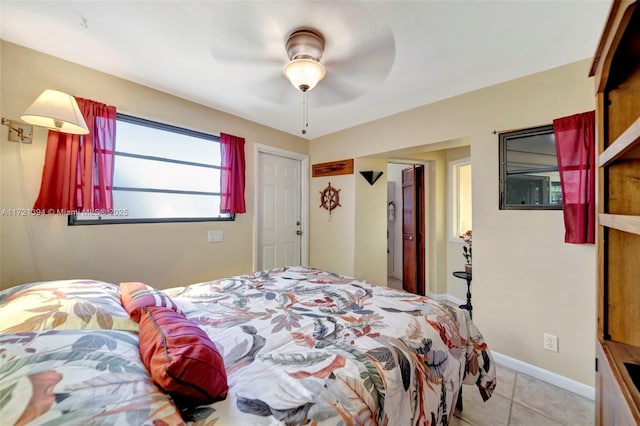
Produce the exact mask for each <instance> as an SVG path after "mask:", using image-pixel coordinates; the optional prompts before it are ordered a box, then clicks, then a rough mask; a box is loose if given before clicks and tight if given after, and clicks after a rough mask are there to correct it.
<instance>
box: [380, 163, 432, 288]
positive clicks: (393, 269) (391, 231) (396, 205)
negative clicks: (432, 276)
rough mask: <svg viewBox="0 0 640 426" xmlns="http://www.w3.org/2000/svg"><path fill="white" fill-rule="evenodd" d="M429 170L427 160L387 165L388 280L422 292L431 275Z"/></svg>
mask: <svg viewBox="0 0 640 426" xmlns="http://www.w3.org/2000/svg"><path fill="white" fill-rule="evenodd" d="M416 170H418V172H417V177H416V173H415V171H416ZM428 170H429V167H428V164H427V163H416V164H414V163H412V162H403V161H398V162H390V163H388V165H387V176H388V179H387V217H388V220H387V275H388V280H387V283H388V285H389V286H390V287H394V288H404V289H405V290H408V291H410V292H412V293H416V294H421V295H424V294H426V293H425V291H426V289H427V288H428V286H427V283H426V281H427V280H426V277H428V276H429V274H428V273H427V272H428V271H427V268H428V265H429V262H428V261H427V259H429V258H428V253H429V250H428V247H429V244H428V243H427V242H428V234H429V233H428V226H427V224H428V223H429V220H428V218H429V210H428V206H429V203H428V196H427V195H428V192H427V191H428V188H429V179H428ZM403 175H404V184H403ZM416 183H417V184H416ZM405 194H406V196H405ZM408 201H410V203H409V204H407V202H408Z"/></svg>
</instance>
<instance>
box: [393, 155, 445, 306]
mask: <svg viewBox="0 0 640 426" xmlns="http://www.w3.org/2000/svg"><path fill="white" fill-rule="evenodd" d="M387 163H392V164H402V165H406V166H413V165H421V166H423V167H424V192H425V194H424V195H425V196H424V216H425V217H424V268H425V271H424V272H425V274H424V293H425V294H424V295H428V294H430V292H431V288H430V287H431V283H432V282H433V281H434V280H435V279H436V277H437V276H438V275H437V269H438V262H437V261H436V260H437V259H436V244H435V243H436V242H435V212H434V211H433V206H434V204H433V200H434V198H433V197H434V196H435V194H434V186H433V185H434V176H433V175H432V173H433V172H434V170H435V169H434V167H433V162H432V161H428V160H411V159H406V158H404V159H400V158H393V157H392V158H389V159H388V160H387ZM396 205H398V204H397V203H396ZM401 215H402V209H398V208H396V217H397V218H400V217H401ZM397 237H398V236H397V235H396V238H397ZM403 278H404V277H403ZM424 295H423V296H424Z"/></svg>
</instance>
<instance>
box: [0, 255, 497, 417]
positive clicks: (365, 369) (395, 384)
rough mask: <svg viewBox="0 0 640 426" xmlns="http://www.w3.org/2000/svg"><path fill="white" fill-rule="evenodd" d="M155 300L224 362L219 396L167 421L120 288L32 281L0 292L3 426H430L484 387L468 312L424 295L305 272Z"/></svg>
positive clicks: (487, 389) (485, 357)
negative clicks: (173, 307) (463, 396)
mask: <svg viewBox="0 0 640 426" xmlns="http://www.w3.org/2000/svg"><path fill="white" fill-rule="evenodd" d="M165 293H166V294H168V295H169V296H170V297H171V298H172V299H173V301H175V302H176V304H178V305H179V306H180V308H181V310H182V311H183V312H184V313H185V315H186V316H187V317H188V318H189V319H191V320H192V321H193V322H195V323H196V324H198V325H199V326H200V327H201V328H202V329H203V330H204V331H205V332H206V333H207V334H208V335H209V337H210V338H211V339H212V340H213V341H214V342H215V344H216V346H217V347H218V349H219V350H220V352H221V353H222V355H223V357H224V361H225V368H226V370H227V378H228V382H229V394H228V396H227V398H226V399H225V400H223V401H219V402H216V403H214V404H211V405H207V406H201V407H198V408H196V409H192V410H190V411H188V412H182V413H180V412H179V411H178V409H177V408H176V406H175V404H174V402H173V401H172V399H171V397H169V396H168V395H167V394H165V393H163V392H162V390H161V389H160V388H159V387H158V386H156V384H155V383H153V380H152V379H151V377H150V375H149V372H148V371H146V369H145V367H144V365H143V364H142V362H141V360H140V356H139V352H138V334H137V331H138V324H137V323H136V322H134V321H132V320H131V319H129V318H128V314H127V312H126V311H125V310H124V308H123V307H122V305H121V303H120V298H119V287H118V286H117V285H114V284H109V283H103V282H100V281H90V280H66V281H51V282H44V283H32V284H25V285H22V286H18V287H14V288H11V289H8V290H4V291H1V292H0V419H2V424H7V425H13V424H16V425H22V424H32V425H40V424H46V425H74V424H77V425H117V424H122V425H158V426H161V425H181V424H185V423H187V424H193V425H260V424H291V425H293V424H315V425H321V424H332V425H333V424H338V425H356V424H387V425H394V426H395V425H409V424H412V425H413V424H430V425H435V424H447V423H448V419H449V417H450V415H451V413H452V411H453V408H454V405H455V402H456V398H457V395H458V392H459V389H460V386H461V383H462V382H464V383H467V384H472V385H475V386H476V387H477V389H478V390H479V391H480V393H481V395H482V397H483V398H484V399H487V398H489V397H490V395H491V393H492V391H493V388H494V386H495V367H494V365H493V360H492V358H491V354H490V352H489V350H488V349H487V347H486V345H485V343H484V341H483V339H482V336H481V335H480V333H479V332H478V330H477V329H476V327H475V326H474V324H473V323H472V322H471V321H470V319H469V315H468V313H466V312H465V311H462V310H459V309H457V308H452V307H449V306H445V305H440V304H439V303H437V302H434V301H432V300H430V299H428V298H426V297H420V296H416V295H412V294H408V293H405V292H402V291H397V290H393V289H389V288H387V287H382V286H376V285H372V284H369V283H367V282H364V281H359V280H355V279H352V278H347V277H343V276H339V275H336V274H332V273H328V272H325V271H320V270H315V269H308V268H302V267H296V268H284V269H276V270H271V271H264V272H259V273H255V274H251V275H246V276H238V277H233V278H228V279H222V280H216V281H211V282H206V283H200V284H194V285H190V286H186V287H178V288H173V289H169V290H165ZM467 391H471V390H470V389H469V390H467Z"/></svg>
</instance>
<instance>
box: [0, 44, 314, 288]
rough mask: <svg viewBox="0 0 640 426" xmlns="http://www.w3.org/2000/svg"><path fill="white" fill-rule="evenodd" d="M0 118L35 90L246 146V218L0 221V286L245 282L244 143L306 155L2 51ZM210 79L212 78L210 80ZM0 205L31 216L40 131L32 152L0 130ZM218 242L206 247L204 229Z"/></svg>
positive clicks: (112, 83) (95, 77)
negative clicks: (234, 138)
mask: <svg viewBox="0 0 640 426" xmlns="http://www.w3.org/2000/svg"><path fill="white" fill-rule="evenodd" d="M0 46H1V49H2V52H1V54H2V75H1V80H2V81H1V91H2V96H1V98H2V100H1V105H0V109H1V113H2V116H3V117H7V118H10V119H18V118H19V116H20V114H21V113H22V111H23V110H24V109H25V108H26V107H27V106H28V105H29V104H30V103H31V102H32V101H33V100H34V99H35V98H36V97H37V96H38V95H39V94H40V93H41V92H42V91H43V90H44V89H47V88H49V89H58V90H62V91H65V92H68V93H71V94H73V95H76V96H82V97H85V98H89V99H95V100H97V101H100V102H104V103H107V104H111V105H115V106H117V108H118V110H119V111H120V112H124V113H127V114H131V115H134V116H137V117H143V118H147V119H151V120H155V121H159V122H163V123H168V124H173V125H178V126H182V127H186V128H189V129H194V130H198V131H202V132H207V133H213V134H219V133H220V132H225V133H231V134H235V135H238V136H242V137H244V138H245V139H246V141H247V144H246V149H245V152H246V156H247V158H246V161H247V176H246V182H247V187H246V191H245V198H246V201H247V213H246V214H242V215H238V216H237V218H236V221H235V222H203V223H172V224H139V225H131V224H127V225H102V226H75V227H68V226H67V223H66V222H67V218H66V216H51V217H12V216H3V217H1V218H0V219H1V223H0V232H1V237H2V238H1V240H2V241H1V243H0V250H1V252H0V268H1V271H0V282H1V287H2V288H5V287H9V286H12V285H15V284H18V283H22V282H29V281H34V280H41V279H46V280H51V279H63V278H76V277H77V278H82V277H84V278H94V279H101V280H105V281H109V282H119V281H124V280H145V281H148V282H149V284H152V285H156V286H159V287H168V286H173V285H178V284H186V283H192V282H197V281H204V280H211V279H214V278H220V277H225V276H230V275H236V274H241V273H247V272H249V271H251V270H252V268H253V259H252V253H253V215H254V206H253V199H254V193H253V182H254V158H253V153H254V149H253V144H254V143H260V144H265V145H272V146H276V147H278V148H281V149H286V150H289V151H294V152H298V153H303V154H307V153H308V145H309V144H308V142H307V141H305V140H303V139H300V138H298V137H295V136H292V135H289V134H285V133H282V132H279V131H276V130H274V129H271V128H268V127H265V126H261V125H258V124H255V123H252V122H249V121H246V120H243V119H240V118H238V117H235V116H232V115H229V114H225V113H222V112H219V111H216V110H213V109H211V108H207V107H204V106H202V105H198V104H195V103H192V102H188V101H186V100H184V99H180V98H178V97H175V96H171V95H168V94H166V93H162V92H159V91H157V90H153V89H150V88H148V87H144V86H141V85H138V84H135V83H132V82H129V81H125V80H122V79H119V78H116V77H113V76H109V75H107V74H103V73H100V72H96V71H93V70H90V69H88V68H84V67H82V66H79V65H76V64H72V63H70V62H66V61H62V60H59V59H55V58H53V57H51V56H47V55H43V54H40V53H37V52H34V51H32V50H28V49H24V48H22V47H19V46H16V45H14V44H10V43H6V42H2V44H1V45H0ZM211 78H215V76H214V75H212V77H211ZM0 131H1V132H2V133H0V152H1V160H0V164H1V173H0V177H1V179H2V182H1V185H0V191H1V193H0V201H1V207H2V208H3V209H22V208H30V207H31V206H33V202H34V200H35V198H36V196H37V193H38V190H39V186H40V177H41V173H42V165H43V162H44V149H45V138H46V131H45V130H43V129H39V128H36V129H34V142H33V144H32V145H24V144H23V145H22V154H21V152H20V147H21V145H20V144H17V143H14V142H8V141H7V127H6V126H1V130H0ZM217 229H220V230H223V231H224V242H222V243H215V244H210V243H207V231H208V230H217Z"/></svg>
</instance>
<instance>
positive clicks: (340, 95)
mask: <svg viewBox="0 0 640 426" xmlns="http://www.w3.org/2000/svg"><path fill="white" fill-rule="evenodd" d="M345 80H347V81H345ZM348 80H349V79H344V78H342V77H341V76H339V75H337V74H335V73H332V74H327V76H326V77H325V78H324V79H323V80H322V81H320V82H319V83H318V86H317V87H316V88H315V89H313V90H312V91H311V92H309V97H310V98H312V99H313V103H314V104H316V105H317V106H319V107H324V106H331V105H337V104H343V103H347V102H350V101H352V100H354V99H356V98H358V97H360V96H361V95H362V94H363V93H364V92H365V90H366V88H363V87H358V86H355V85H353V84H351V83H349V81H348Z"/></svg>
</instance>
